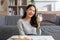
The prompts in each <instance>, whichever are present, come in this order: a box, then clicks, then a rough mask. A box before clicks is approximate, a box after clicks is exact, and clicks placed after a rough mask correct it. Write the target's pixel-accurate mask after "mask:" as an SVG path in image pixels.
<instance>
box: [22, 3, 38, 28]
mask: <svg viewBox="0 0 60 40" xmlns="http://www.w3.org/2000/svg"><path fill="white" fill-rule="evenodd" d="M32 6H33V7H34V8H35V14H34V15H33V16H32V17H31V20H30V24H31V25H32V26H33V27H36V28H37V26H38V25H37V21H36V18H37V17H36V7H35V5H33V4H29V5H28V6H27V7H26V10H27V9H29V8H30V7H32ZM26 10H25V12H24V15H23V17H22V19H24V18H25V17H26Z"/></svg>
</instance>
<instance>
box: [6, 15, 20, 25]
mask: <svg viewBox="0 0 60 40" xmlns="http://www.w3.org/2000/svg"><path fill="white" fill-rule="evenodd" d="M19 18H20V16H5V24H6V25H17V21H18V19H19Z"/></svg>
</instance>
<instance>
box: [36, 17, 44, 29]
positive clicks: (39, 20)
mask: <svg viewBox="0 0 60 40" xmlns="http://www.w3.org/2000/svg"><path fill="white" fill-rule="evenodd" d="M42 20H43V18H42V16H38V17H37V24H38V28H40V26H41V22H42Z"/></svg>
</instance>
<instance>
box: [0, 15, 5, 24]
mask: <svg viewBox="0 0 60 40" xmlns="http://www.w3.org/2000/svg"><path fill="white" fill-rule="evenodd" d="M0 25H5V16H2V15H0Z"/></svg>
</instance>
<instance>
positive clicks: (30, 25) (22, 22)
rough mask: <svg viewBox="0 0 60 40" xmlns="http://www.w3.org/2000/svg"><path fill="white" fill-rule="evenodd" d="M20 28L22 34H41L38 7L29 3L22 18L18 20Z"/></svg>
mask: <svg viewBox="0 0 60 40" xmlns="http://www.w3.org/2000/svg"><path fill="white" fill-rule="evenodd" d="M17 25H18V28H19V32H20V34H21V35H40V34H41V29H40V21H38V18H37V16H36V7H35V6H34V5H32V4H30V5H28V6H27V8H26V11H25V13H24V15H23V17H22V19H19V20H18V23H17Z"/></svg>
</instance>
